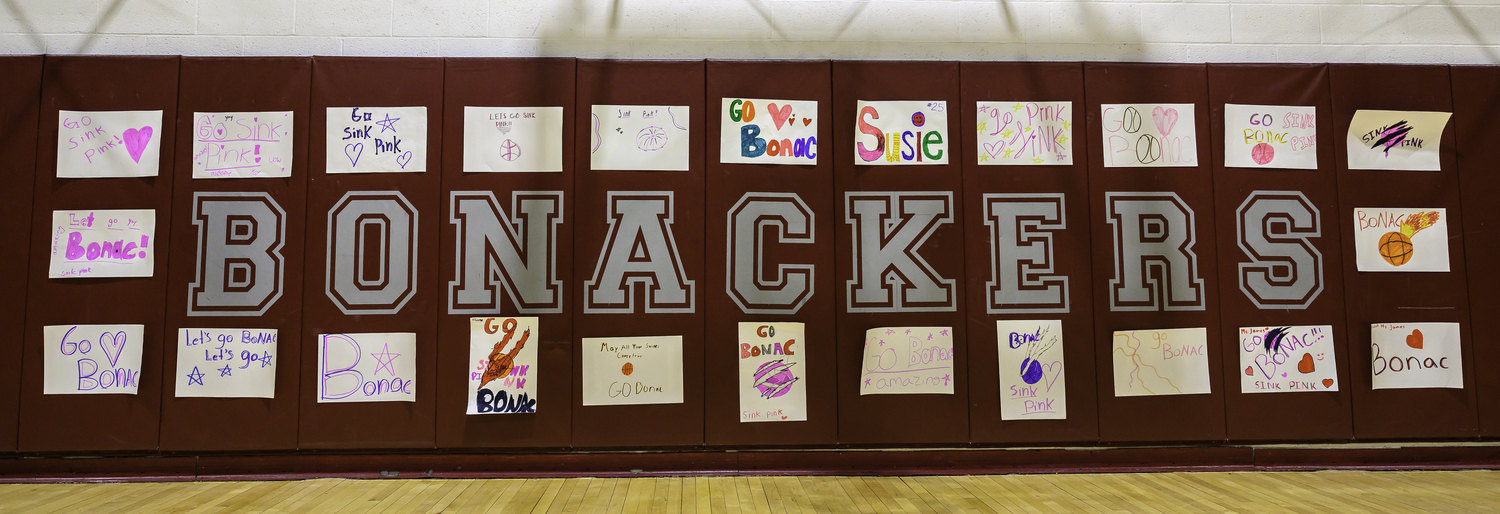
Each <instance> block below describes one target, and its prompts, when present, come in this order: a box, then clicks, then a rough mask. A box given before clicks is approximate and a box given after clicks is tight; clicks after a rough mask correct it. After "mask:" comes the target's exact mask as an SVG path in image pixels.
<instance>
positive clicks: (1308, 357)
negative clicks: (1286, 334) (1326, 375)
mask: <svg viewBox="0 0 1500 514" xmlns="http://www.w3.org/2000/svg"><path fill="white" fill-rule="evenodd" d="M1314 369H1316V367H1315V366H1313V359H1312V354H1310V353H1304V354H1302V360H1300V361H1297V371H1299V372H1301V373H1302V374H1303V375H1306V374H1308V373H1312V372H1313V370H1314Z"/></svg>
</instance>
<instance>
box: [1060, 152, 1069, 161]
mask: <svg viewBox="0 0 1500 514" xmlns="http://www.w3.org/2000/svg"><path fill="white" fill-rule="evenodd" d="M1067 158H1068V154H1065V153H1060V154H1057V159H1058V160H1062V159H1067Z"/></svg>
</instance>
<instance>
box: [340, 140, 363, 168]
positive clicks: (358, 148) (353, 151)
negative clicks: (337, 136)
mask: <svg viewBox="0 0 1500 514" xmlns="http://www.w3.org/2000/svg"><path fill="white" fill-rule="evenodd" d="M362 153H365V144H364V143H349V144H347V145H344V157H348V158H349V166H354V164H355V163H358V162H359V155H360V154H362Z"/></svg>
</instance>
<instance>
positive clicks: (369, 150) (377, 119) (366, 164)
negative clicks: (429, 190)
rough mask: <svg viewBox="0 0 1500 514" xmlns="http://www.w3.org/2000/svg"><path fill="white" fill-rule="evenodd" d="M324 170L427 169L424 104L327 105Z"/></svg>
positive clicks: (361, 171) (381, 170) (411, 170)
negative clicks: (385, 105) (325, 163)
mask: <svg viewBox="0 0 1500 514" xmlns="http://www.w3.org/2000/svg"><path fill="white" fill-rule="evenodd" d="M326 136H327V144H328V155H327V159H326V162H327V165H328V173H380V172H424V171H427V107H425V106H424V107H329V108H328V133H327V134H326Z"/></svg>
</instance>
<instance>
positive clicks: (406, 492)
mask: <svg viewBox="0 0 1500 514" xmlns="http://www.w3.org/2000/svg"><path fill="white" fill-rule="evenodd" d="M0 510H3V511H19V512H90V513H94V512H242V511H243V512H641V513H647V512H745V513H749V512H882V513H883V512H1001V513H1006V512H1015V513H1021V512H1254V513H1256V514H1260V513H1264V512H1497V511H1500V471H1383V472H1370V471H1318V472H1233V473H1132V474H1076V475H990V476H940V477H780V476H778V477H714V478H691V477H690V478H620V479H613V478H569V479H490V480H459V479H446V480H435V479H382V480H349V479H337V478H328V479H315V480H302V481H284V482H175V483H116V484H11V485H0Z"/></svg>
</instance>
